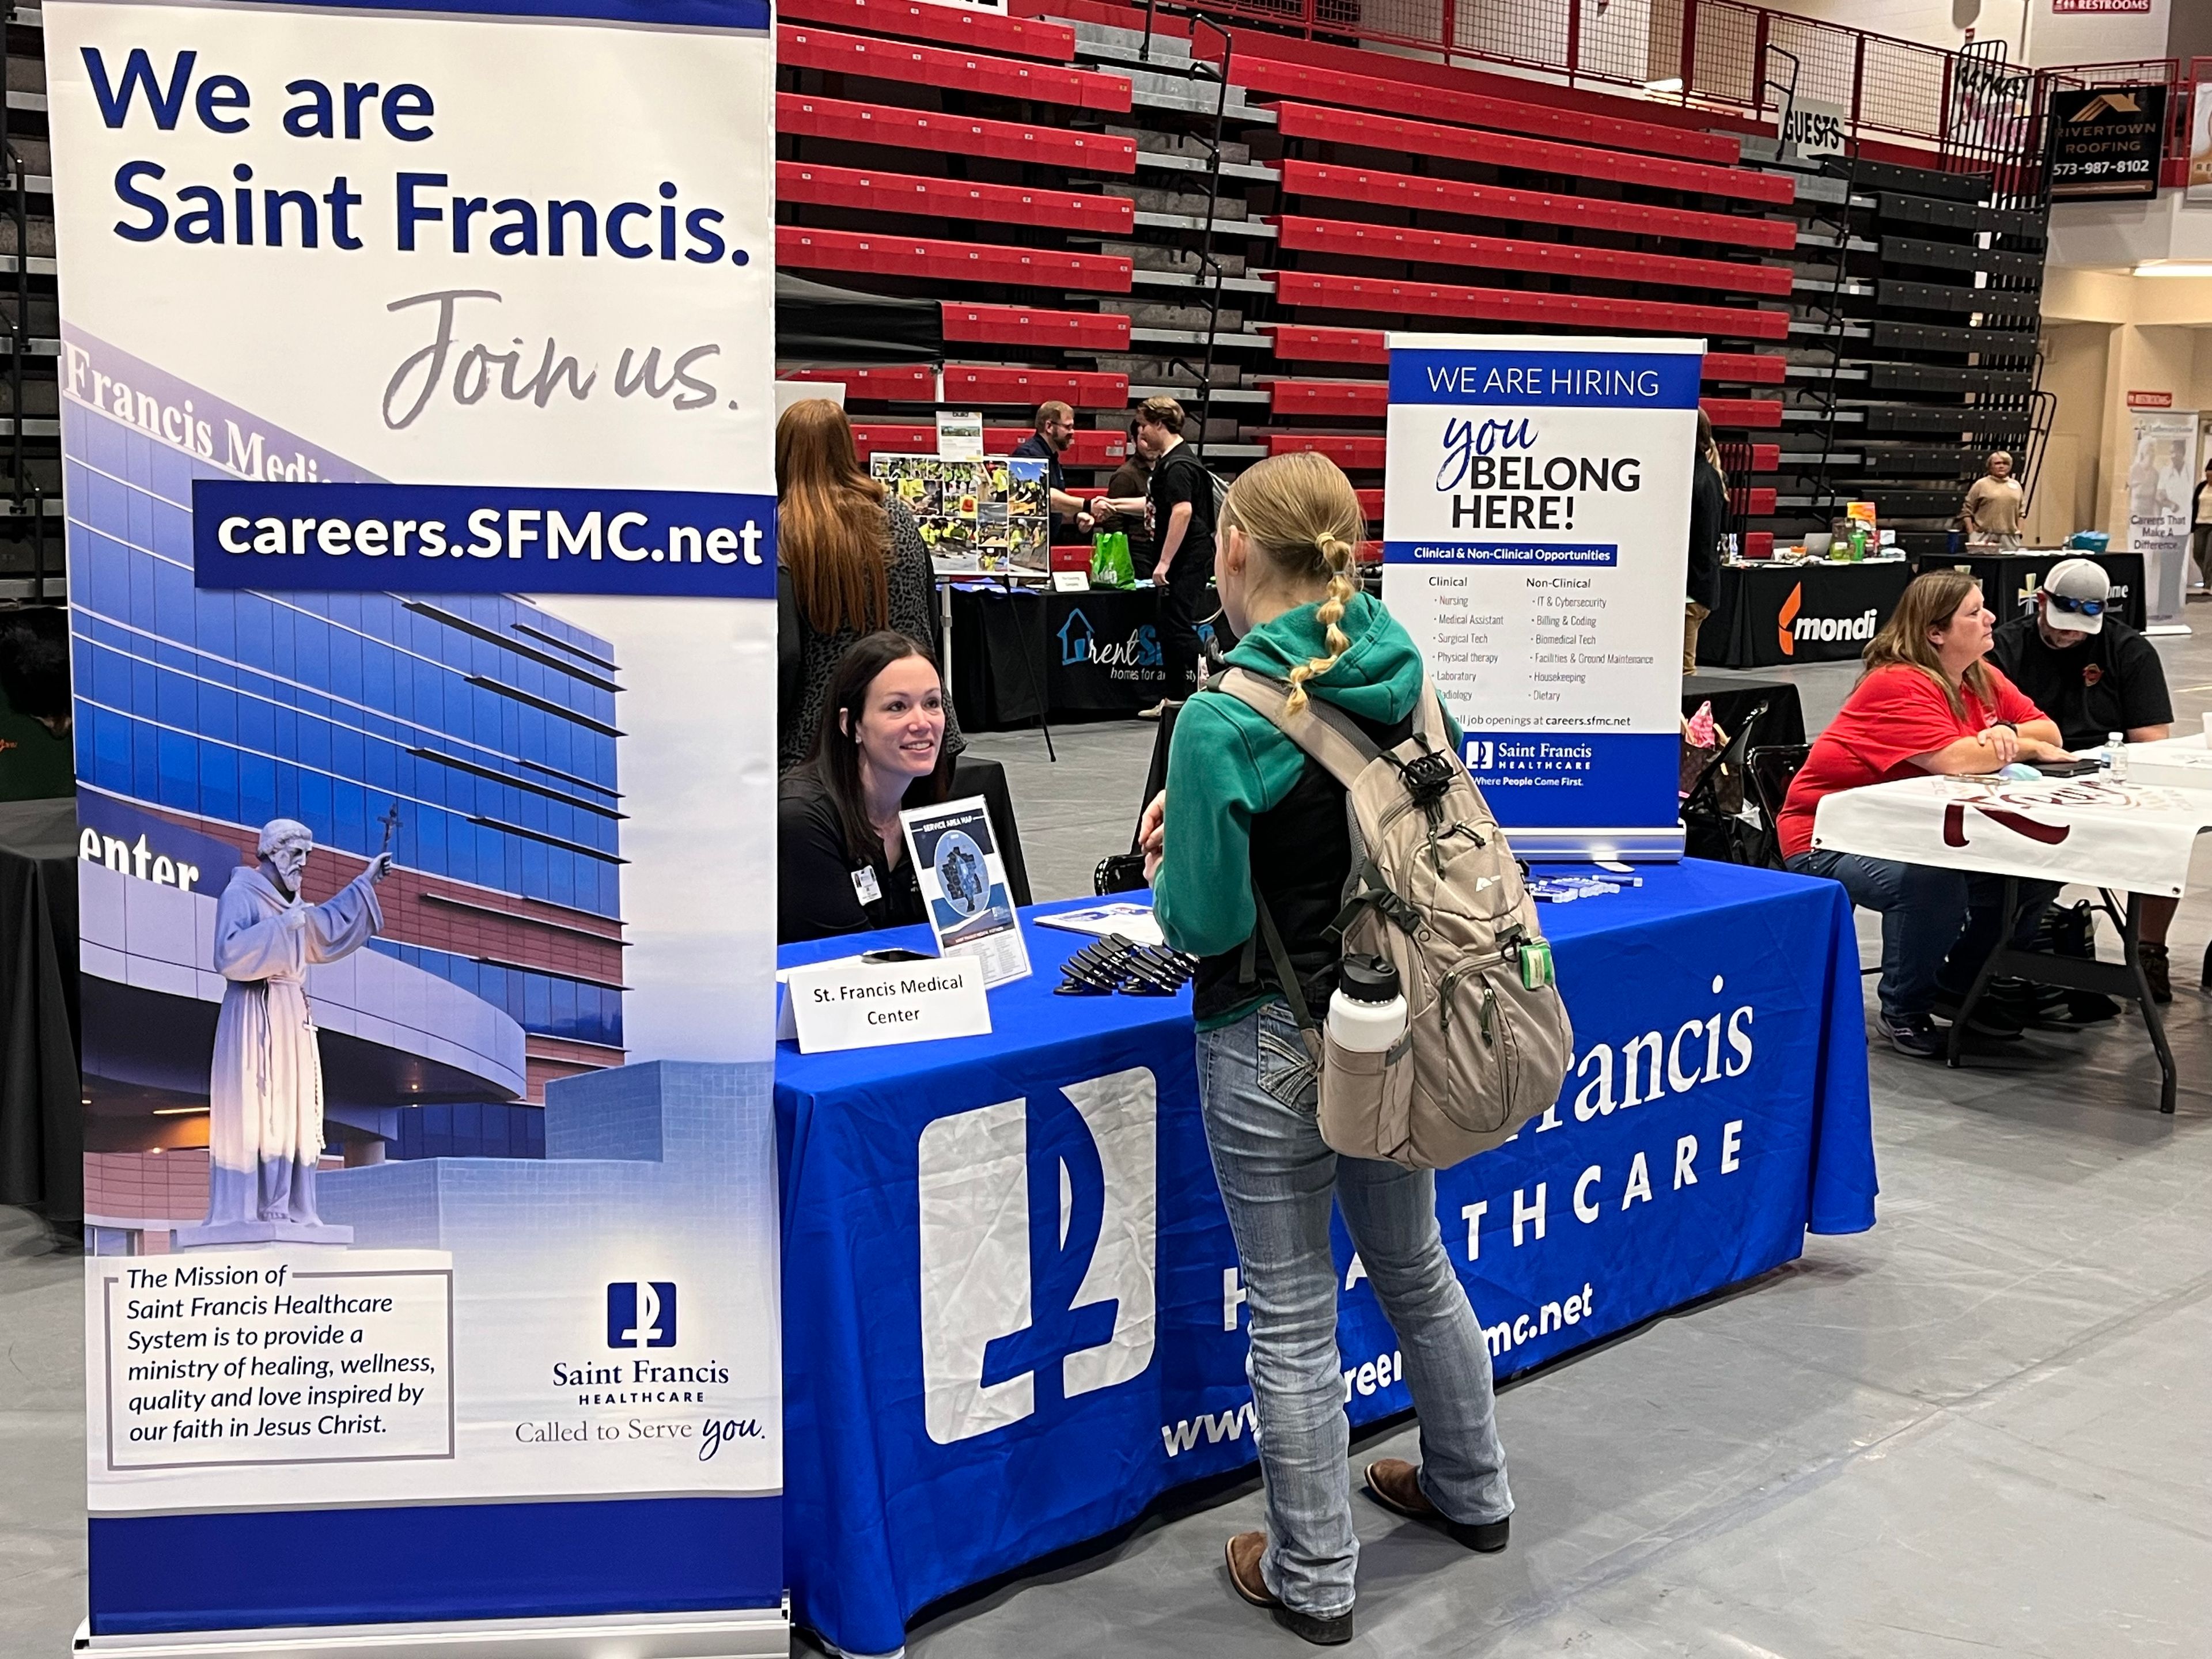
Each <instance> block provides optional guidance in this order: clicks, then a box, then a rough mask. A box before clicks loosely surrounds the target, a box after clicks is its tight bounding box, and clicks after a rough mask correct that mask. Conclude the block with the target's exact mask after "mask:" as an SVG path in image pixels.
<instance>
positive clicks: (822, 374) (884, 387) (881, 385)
mask: <svg viewBox="0 0 2212 1659" xmlns="http://www.w3.org/2000/svg"><path fill="white" fill-rule="evenodd" d="M776 378H777V379H778V380H823V381H829V382H833V383H838V384H842V386H844V388H845V401H846V402H848V403H862V404H933V403H935V402H936V401H937V370H936V369H935V368H933V367H932V366H931V365H930V364H928V363H879V364H874V365H872V366H870V367H869V368H794V369H793V370H792V371H791V372H790V373H789V374H781V375H778V376H777V377H776Z"/></svg>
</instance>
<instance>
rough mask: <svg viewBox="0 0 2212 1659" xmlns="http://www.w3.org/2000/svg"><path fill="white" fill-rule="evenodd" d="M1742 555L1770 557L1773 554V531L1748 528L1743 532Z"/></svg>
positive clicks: (1758, 557)
mask: <svg viewBox="0 0 2212 1659" xmlns="http://www.w3.org/2000/svg"><path fill="white" fill-rule="evenodd" d="M1743 556H1744V557H1746V558H1747V559H1771V558H1772V557H1773V556H1774V532H1772V531H1771V530H1748V531H1746V532H1744V538H1743Z"/></svg>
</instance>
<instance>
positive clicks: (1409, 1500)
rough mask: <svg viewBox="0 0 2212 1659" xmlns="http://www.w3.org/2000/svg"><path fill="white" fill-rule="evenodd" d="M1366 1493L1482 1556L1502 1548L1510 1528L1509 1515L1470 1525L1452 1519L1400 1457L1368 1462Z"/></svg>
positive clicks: (1492, 1553)
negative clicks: (1499, 1519)
mask: <svg viewBox="0 0 2212 1659" xmlns="http://www.w3.org/2000/svg"><path fill="white" fill-rule="evenodd" d="M1367 1492H1368V1496H1370V1498H1373V1499H1374V1500H1375V1501H1376V1503H1378V1504H1381V1505H1382V1506H1383V1508H1384V1509H1386V1510H1395V1511H1396V1512H1397V1513H1398V1514H1400V1515H1402V1516H1407V1518H1408V1519H1409V1520H1414V1521H1419V1522H1425V1523H1426V1524H1428V1525H1429V1526H1431V1527H1435V1528H1438V1529H1439V1530H1441V1531H1443V1532H1447V1533H1449V1534H1451V1535H1452V1537H1453V1538H1455V1539H1456V1540H1457V1541H1459V1542H1460V1543H1462V1544H1464V1545H1466V1546H1467V1547H1468V1548H1469V1549H1471V1550H1480V1552H1481V1553H1483V1554H1485V1555H1495V1554H1496V1553H1498V1551H1500V1550H1502V1549H1504V1547H1505V1541H1506V1536H1507V1534H1508V1533H1509V1532H1510V1530H1511V1529H1512V1525H1513V1520H1512V1517H1511V1516H1507V1517H1506V1518H1505V1519H1504V1520H1502V1521H1482V1522H1475V1523H1474V1524H1473V1525H1469V1524H1468V1523H1467V1522H1461V1521H1455V1520H1453V1519H1452V1518H1451V1517H1450V1516H1447V1515H1446V1514H1445V1513H1444V1512H1443V1510H1440V1509H1438V1508H1437V1506H1436V1505H1435V1504H1431V1502H1429V1495H1428V1493H1426V1492H1423V1491H1422V1490H1421V1472H1420V1470H1419V1469H1418V1468H1415V1467H1414V1466H1413V1464H1411V1463H1408V1462H1407V1461H1406V1460H1405V1459H1404V1458H1402V1457H1378V1458H1376V1460H1375V1461H1374V1462H1372V1463H1370V1464H1369V1465H1368V1466H1367Z"/></svg>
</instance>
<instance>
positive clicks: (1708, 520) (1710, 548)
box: [1682, 409, 1729, 674]
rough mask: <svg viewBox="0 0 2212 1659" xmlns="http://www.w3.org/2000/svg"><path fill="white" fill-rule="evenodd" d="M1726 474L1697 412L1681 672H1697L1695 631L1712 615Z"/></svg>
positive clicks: (1707, 419)
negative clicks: (1695, 466) (1695, 468)
mask: <svg viewBox="0 0 2212 1659" xmlns="http://www.w3.org/2000/svg"><path fill="white" fill-rule="evenodd" d="M1728 508H1729V500H1728V474H1727V473H1726V472H1725V471H1723V469H1722V467H1721V447H1720V445H1719V444H1718V443H1717V442H1716V441H1714V439H1713V422H1712V417H1711V416H1710V415H1708V414H1706V413H1705V410H1702V409H1701V410H1699V411H1698V463H1697V471H1695V472H1694V473H1693V474H1692V477H1691V480H1690V576H1689V597H1688V599H1686V602H1685V604H1684V606H1683V611H1682V671H1683V672H1684V673H1685V674H1694V673H1696V672H1697V671H1698V629H1699V627H1700V626H1701V625H1702V624H1703V623H1704V622H1705V618H1706V617H1710V616H1711V615H1712V614H1713V598H1714V595H1715V594H1716V592H1717V591H1718V589H1719V586H1720V568H1721V536H1722V534H1723V531H1724V530H1725V527H1726V526H1727V524H1728Z"/></svg>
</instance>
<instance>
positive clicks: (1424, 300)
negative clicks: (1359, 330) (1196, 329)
mask: <svg viewBox="0 0 2212 1659" xmlns="http://www.w3.org/2000/svg"><path fill="white" fill-rule="evenodd" d="M1273 276H1274V282H1275V300H1276V302H1277V303H1278V304H1280V305H1286V306H1309V307H1316V308H1320V309H1324V310H1329V311H1364V312H1379V313H1383V314H1385V315H1400V316H1423V317H1453V318H1458V319H1479V320H1480V321H1483V322H1508V323H1555V324H1566V325H1571V326H1577V327H1582V328H1619V329H1629V330H1632V331H1636V332H1638V333H1645V332H1649V333H1658V334H1670V333H1671V334H1706V335H1718V336H1720V337H1723V338H1727V337H1742V338H1751V339H1764V340H1779V339H1783V338H1784V337H1787V335H1788V334H1789V331H1790V313H1788V312H1786V311H1765V310H1760V309H1759V308H1757V307H1749V306H1744V307H1729V306H1698V305H1678V304H1675V303H1673V302H1671V301H1656V300H1616V299H1608V298H1599V297H1596V296H1594V295H1586V294H1546V293H1539V292H1534V291H1530V290H1526V289H1496V288H1466V287H1462V286H1461V285H1459V284H1457V283H1413V282H1392V281H1389V280H1387V279H1385V278H1383V277H1374V276H1322V275H1320V274H1317V273H1315V272H1312V271H1303V270H1279V271H1276V272H1274V273H1273ZM1777 408H1779V405H1777ZM1777 419H1779V416H1778V417H1777Z"/></svg>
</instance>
